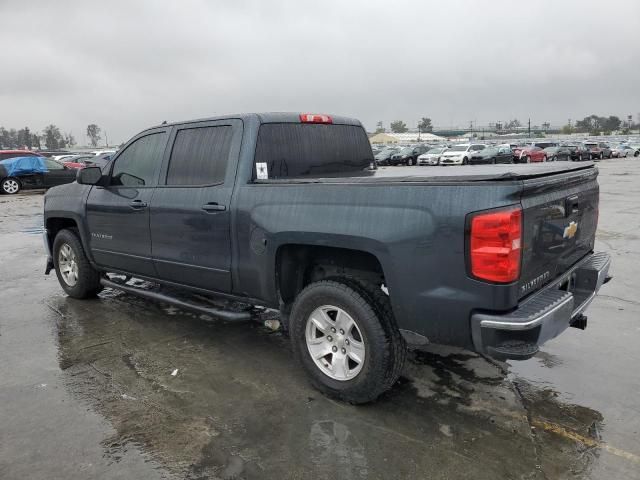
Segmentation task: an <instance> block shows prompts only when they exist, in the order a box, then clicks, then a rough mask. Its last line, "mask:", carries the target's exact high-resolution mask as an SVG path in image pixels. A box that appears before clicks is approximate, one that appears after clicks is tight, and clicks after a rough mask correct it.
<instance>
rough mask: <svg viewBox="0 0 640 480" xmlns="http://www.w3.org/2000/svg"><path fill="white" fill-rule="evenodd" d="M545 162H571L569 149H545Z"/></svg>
mask: <svg viewBox="0 0 640 480" xmlns="http://www.w3.org/2000/svg"><path fill="white" fill-rule="evenodd" d="M544 151H545V153H546V155H547V160H548V161H550V162H555V161H556V160H571V150H570V149H569V147H547V148H545V149H544Z"/></svg>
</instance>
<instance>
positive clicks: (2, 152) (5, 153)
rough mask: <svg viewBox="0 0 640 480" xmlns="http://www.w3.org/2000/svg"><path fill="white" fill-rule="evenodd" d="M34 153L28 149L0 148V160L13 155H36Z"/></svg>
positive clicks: (13, 156)
mask: <svg viewBox="0 0 640 480" xmlns="http://www.w3.org/2000/svg"><path fill="white" fill-rule="evenodd" d="M37 156H38V155H37V154H36V153H33V152H31V151H29V150H0V160H6V159H7V158H15V157H37Z"/></svg>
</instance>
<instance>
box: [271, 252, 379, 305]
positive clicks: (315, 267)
mask: <svg viewBox="0 0 640 480" xmlns="http://www.w3.org/2000/svg"><path fill="white" fill-rule="evenodd" d="M274 274H275V279H274V280H275V285H276V289H277V294H278V298H279V301H280V303H281V305H284V306H287V305H290V304H291V303H292V302H293V301H294V299H295V297H296V296H297V294H298V293H299V292H300V291H302V289H304V287H305V286H307V285H309V284H310V283H313V282H317V281H320V280H323V279H326V278H332V277H356V278H360V279H362V280H363V281H366V282H368V283H373V284H382V283H386V276H385V270H384V268H383V262H382V261H381V260H380V258H379V256H378V255H376V254H375V253H372V252H371V251H367V250H363V249H353V248H347V247H342V246H340V247H339V246H326V245H316V244H305V243H284V244H282V245H280V246H279V247H278V248H277V250H276V255H275V268H274Z"/></svg>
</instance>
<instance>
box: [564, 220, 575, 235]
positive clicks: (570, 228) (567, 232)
mask: <svg viewBox="0 0 640 480" xmlns="http://www.w3.org/2000/svg"><path fill="white" fill-rule="evenodd" d="M577 231H578V224H577V223H576V222H571V223H569V225H567V226H566V227H565V228H564V234H563V235H562V238H573V237H574V236H575V234H576V232H577Z"/></svg>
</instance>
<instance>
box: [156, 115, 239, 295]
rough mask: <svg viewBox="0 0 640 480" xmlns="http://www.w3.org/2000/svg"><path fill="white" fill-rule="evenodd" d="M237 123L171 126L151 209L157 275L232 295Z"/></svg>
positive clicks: (237, 147) (237, 145)
mask: <svg viewBox="0 0 640 480" xmlns="http://www.w3.org/2000/svg"><path fill="white" fill-rule="evenodd" d="M241 137H242V121H241V120H238V119H230V120H221V121H213V122H199V123H195V124H187V125H184V126H180V127H175V130H174V132H173V135H172V138H171V140H170V144H171V145H172V146H171V150H170V154H169V155H168V159H167V161H166V164H165V165H164V167H163V170H162V173H161V176H160V185H159V186H158V188H157V189H156V192H155V194H154V197H153V201H152V205H151V218H150V220H151V239H152V243H153V249H152V254H153V259H154V263H155V268H156V271H157V273H158V277H159V278H161V279H164V280H168V281H171V282H176V283H180V284H183V285H189V286H193V287H198V288H203V289H207V290H216V291H222V292H230V291H231V233H230V222H231V214H230V211H229V207H230V202H231V193H232V191H233V184H234V180H235V167H236V165H237V158H238V155H239V152H240V144H241V139H242V138H241Z"/></svg>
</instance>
